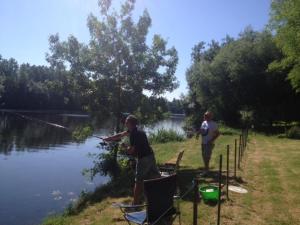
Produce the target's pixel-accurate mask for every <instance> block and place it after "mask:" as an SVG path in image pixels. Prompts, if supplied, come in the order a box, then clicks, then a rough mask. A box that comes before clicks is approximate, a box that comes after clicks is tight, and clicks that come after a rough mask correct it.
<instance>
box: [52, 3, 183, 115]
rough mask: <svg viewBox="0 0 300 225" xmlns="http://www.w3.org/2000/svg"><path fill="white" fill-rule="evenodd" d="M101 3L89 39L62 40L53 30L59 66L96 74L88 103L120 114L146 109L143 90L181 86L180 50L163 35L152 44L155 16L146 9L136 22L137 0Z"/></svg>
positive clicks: (81, 73) (54, 60)
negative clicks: (114, 4) (149, 40)
mask: <svg viewBox="0 0 300 225" xmlns="http://www.w3.org/2000/svg"><path fill="white" fill-rule="evenodd" d="M98 3H99V8H100V11H101V14H100V16H99V17H96V16H95V15H92V14H91V15H90V16H89V17H88V21H87V24H88V28H89V31H90V36H91V37H90V42H89V44H83V43H79V42H78V40H77V39H76V38H75V37H74V36H70V37H69V39H68V40H67V41H62V42H61V41H60V39H59V36H58V34H56V35H52V36H50V38H49V42H50V53H49V54H48V55H47V60H48V62H49V63H50V64H51V66H52V67H53V68H55V69H56V70H58V71H59V70H61V69H64V68H66V65H69V66H70V72H71V73H72V74H74V76H75V77H82V78H84V77H89V78H90V79H91V80H93V82H92V85H91V86H90V87H89V90H88V96H89V99H90V102H89V104H88V105H89V109H90V110H91V111H95V110H98V109H101V108H103V107H105V109H106V111H108V112H112V113H113V114H114V115H115V116H116V117H117V118H119V117H120V115H121V112H135V111H141V109H139V107H140V106H141V105H143V104H144V101H145V99H146V97H145V95H144V94H143V91H148V92H150V93H151V94H152V96H158V95H160V94H163V93H164V92H165V91H172V90H174V89H175V88H176V87H177V86H178V83H177V82H176V77H175V76H174V73H175V70H176V66H177V62H178V57H177V51H176V49H175V48H174V47H171V48H167V41H166V40H164V39H163V38H162V37H161V36H160V35H154V36H153V38H152V45H151V46H148V45H147V43H146V37H147V34H148V31H149V28H150V26H151V18H150V15H149V13H148V12H147V10H145V11H144V13H143V15H142V16H140V17H139V19H138V20H137V22H135V21H134V20H133V18H132V12H133V10H134V5H135V1H134V0H127V1H125V2H124V3H123V4H122V6H121V9H120V11H119V12H117V11H115V10H114V9H111V1H108V0H99V2H98ZM150 101H152V100H150Z"/></svg>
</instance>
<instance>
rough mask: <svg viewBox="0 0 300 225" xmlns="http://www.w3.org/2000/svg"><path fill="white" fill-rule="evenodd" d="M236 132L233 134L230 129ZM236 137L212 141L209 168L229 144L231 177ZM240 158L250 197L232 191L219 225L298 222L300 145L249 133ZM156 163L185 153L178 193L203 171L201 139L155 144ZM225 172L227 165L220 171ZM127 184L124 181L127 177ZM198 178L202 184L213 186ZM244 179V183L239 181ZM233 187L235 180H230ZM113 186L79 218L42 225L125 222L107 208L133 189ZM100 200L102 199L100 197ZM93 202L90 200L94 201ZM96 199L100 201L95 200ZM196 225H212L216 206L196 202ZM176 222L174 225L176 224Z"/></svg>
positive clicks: (187, 218)
mask: <svg viewBox="0 0 300 225" xmlns="http://www.w3.org/2000/svg"><path fill="white" fill-rule="evenodd" d="M234 132H236V131H234ZM238 135H239V133H230V134H227V135H221V136H220V138H219V139H218V140H217V141H216V145H215V149H214V151H213V155H212V160H211V169H212V170H213V171H217V169H218V163H219V155H220V154H223V165H224V166H225V165H226V164H225V162H226V154H225V153H226V146H227V145H228V144H229V145H230V175H231V176H232V175H233V160H234V157H233V156H234V140H235V139H238V137H239V136H238ZM249 140H250V142H249V143H248V146H247V150H246V152H245V155H244V157H243V161H242V164H241V170H238V172H237V175H238V177H241V179H240V181H241V183H240V185H242V186H243V187H244V188H246V189H247V190H248V191H249V193H248V194H237V193H233V192H230V193H229V194H230V195H229V196H230V201H225V202H224V203H223V204H222V213H221V214H222V217H221V223H222V224H262V225H269V224H274V225H281V224H290V225H292V224H300V217H299V215H300V211H299V205H300V192H299V190H300V181H299V179H298V178H299V175H300V160H299V158H300V141H299V140H291V139H287V138H278V137H275V136H265V135H251V136H250V137H249ZM152 147H153V149H154V151H155V155H156V159H157V161H158V162H159V163H163V162H166V161H170V160H175V159H176V157H177V154H178V153H179V151H181V150H184V151H185V153H184V155H183V159H182V163H181V169H180V171H179V186H180V189H181V191H182V192H184V191H185V190H186V189H187V188H188V187H190V185H191V182H192V179H193V177H194V176H195V175H196V174H198V173H199V171H200V170H201V168H202V167H203V162H202V159H201V154H200V140H197V139H196V138H192V139H187V140H185V141H183V142H168V143H164V144H154V145H153V146H152ZM223 169H225V167H223ZM127 180H128V178H127ZM212 181H213V179H211V178H208V179H202V180H201V182H212ZM242 181H243V182H242ZM231 182H232V183H233V184H237V182H235V181H233V180H231ZM120 183H122V181H121V182H120ZM114 188H115V187H114V186H110V187H106V190H105V188H102V189H101V190H102V195H98V198H96V197H95V196H97V194H94V196H92V197H91V200H90V201H87V202H85V204H86V205H85V207H84V208H82V209H81V210H80V211H79V212H78V213H77V214H74V215H69V216H66V215H65V216H57V217H51V218H48V219H47V220H46V221H45V222H44V224H47V225H56V224H57V225H66V224H74V225H77V224H78V225H79V224H95V225H96V224H105V225H106V224H117V225H123V224H126V222H125V221H124V220H122V214H121V213H120V211H119V210H118V209H114V208H112V207H111V204H112V202H130V201H131V196H132V194H131V190H130V187H129V186H127V187H126V188H127V191H126V190H125V191H124V190H123V191H124V193H117V192H113V191H112V189H114ZM99 196H101V198H100V197H99ZM93 198H94V200H92V199H93ZM95 199H98V200H95ZM191 199H192V195H188V196H187V198H185V199H184V200H183V201H182V202H181V212H182V224H188V225H190V224H192V219H193V215H192V212H193V204H192V201H191ZM198 208H199V211H198V212H199V213H198V224H216V213H217V211H216V210H217V207H216V206H210V205H206V204H204V203H203V202H200V204H199V207H198ZM175 224H177V223H175Z"/></svg>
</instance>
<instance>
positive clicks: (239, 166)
mask: <svg viewBox="0 0 300 225" xmlns="http://www.w3.org/2000/svg"><path fill="white" fill-rule="evenodd" d="M241 142H242V136H241V135H240V140H239V155H238V156H239V157H238V168H239V169H240V168H241V146H242V143H241Z"/></svg>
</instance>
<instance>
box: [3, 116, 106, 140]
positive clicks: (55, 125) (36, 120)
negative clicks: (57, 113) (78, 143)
mask: <svg viewBox="0 0 300 225" xmlns="http://www.w3.org/2000/svg"><path fill="white" fill-rule="evenodd" d="M6 112H9V111H6ZM9 113H12V114H14V115H17V116H19V117H21V118H23V119H26V120H31V121H34V122H38V123H42V124H47V125H49V126H52V127H56V128H59V129H64V130H65V131H67V132H69V133H71V134H73V131H72V130H71V129H70V128H68V127H65V126H62V125H60V124H57V123H50V122H48V121H44V120H40V119H37V118H33V117H30V116H25V115H23V114H20V113H17V112H9ZM91 136H92V137H96V138H99V139H101V140H103V139H104V138H103V137H100V136H97V135H91Z"/></svg>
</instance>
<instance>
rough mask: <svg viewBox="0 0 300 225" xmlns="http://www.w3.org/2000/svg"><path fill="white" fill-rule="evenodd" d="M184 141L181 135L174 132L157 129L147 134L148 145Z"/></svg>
mask: <svg viewBox="0 0 300 225" xmlns="http://www.w3.org/2000/svg"><path fill="white" fill-rule="evenodd" d="M184 139H185V137H184V135H183V134H180V133H178V132H177V131H175V130H171V129H170V130H166V129H159V130H158V131H157V132H155V133H150V134H149V141H150V143H166V142H171V141H179V142H180V141H183V140H184Z"/></svg>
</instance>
